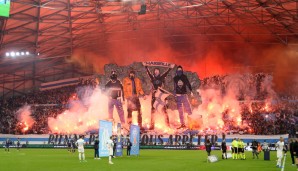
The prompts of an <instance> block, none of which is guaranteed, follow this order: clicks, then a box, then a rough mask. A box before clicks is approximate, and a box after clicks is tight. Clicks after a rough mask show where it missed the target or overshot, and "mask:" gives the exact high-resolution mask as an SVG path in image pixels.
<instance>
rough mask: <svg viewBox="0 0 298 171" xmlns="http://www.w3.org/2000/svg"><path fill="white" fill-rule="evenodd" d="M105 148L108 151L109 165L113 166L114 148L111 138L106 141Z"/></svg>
mask: <svg viewBox="0 0 298 171" xmlns="http://www.w3.org/2000/svg"><path fill="white" fill-rule="evenodd" d="M107 146H108V150H109V164H114V163H113V162H112V157H113V148H114V142H113V136H111V137H110V139H109V140H108V141H107Z"/></svg>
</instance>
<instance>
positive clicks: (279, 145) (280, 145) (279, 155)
mask: <svg viewBox="0 0 298 171" xmlns="http://www.w3.org/2000/svg"><path fill="white" fill-rule="evenodd" d="M275 147H276V156H277V163H276V167H278V168H282V164H281V161H282V158H283V156H284V155H283V150H284V147H285V142H284V139H283V138H282V137H280V139H279V141H278V142H277V143H276V144H275Z"/></svg>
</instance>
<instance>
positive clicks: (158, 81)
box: [146, 66, 171, 90]
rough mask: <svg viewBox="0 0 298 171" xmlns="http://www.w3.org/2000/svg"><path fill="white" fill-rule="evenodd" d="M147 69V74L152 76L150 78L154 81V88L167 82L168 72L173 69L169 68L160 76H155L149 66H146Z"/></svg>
mask: <svg viewBox="0 0 298 171" xmlns="http://www.w3.org/2000/svg"><path fill="white" fill-rule="evenodd" d="M146 70H147V74H148V75H149V77H150V80H151V83H152V86H153V89H154V90H157V89H158V87H162V86H163V84H164V83H165V78H166V76H167V75H168V73H169V72H170V71H171V68H169V69H168V70H167V71H166V72H165V73H163V74H162V75H160V74H159V75H158V76H155V75H153V74H152V73H151V72H150V71H149V69H148V67H147V66H146Z"/></svg>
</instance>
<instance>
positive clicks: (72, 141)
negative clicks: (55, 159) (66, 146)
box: [70, 138, 76, 153]
mask: <svg viewBox="0 0 298 171" xmlns="http://www.w3.org/2000/svg"><path fill="white" fill-rule="evenodd" d="M70 144H71V150H70V151H71V152H72V153H75V152H76V143H75V140H74V138H73V139H71V140H70Z"/></svg>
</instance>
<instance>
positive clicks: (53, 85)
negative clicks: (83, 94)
mask: <svg viewBox="0 0 298 171" xmlns="http://www.w3.org/2000/svg"><path fill="white" fill-rule="evenodd" d="M89 78H93V76H86V77H77V78H69V79H63V80H58V81H52V82H47V83H41V85H40V90H41V91H44V90H50V89H55V88H61V87H66V86H71V85H77V84H79V83H80V80H84V79H89Z"/></svg>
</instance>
